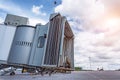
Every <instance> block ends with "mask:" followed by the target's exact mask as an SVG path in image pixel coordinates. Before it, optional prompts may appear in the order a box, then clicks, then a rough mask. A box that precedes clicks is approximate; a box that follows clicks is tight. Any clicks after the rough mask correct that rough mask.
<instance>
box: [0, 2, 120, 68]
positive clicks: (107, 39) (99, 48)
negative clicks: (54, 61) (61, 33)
mask: <svg viewBox="0 0 120 80" xmlns="http://www.w3.org/2000/svg"><path fill="white" fill-rule="evenodd" d="M54 1H56V2H57V4H56V5H54ZM54 12H59V13H61V14H62V15H64V16H66V17H67V19H68V21H69V23H70V26H71V28H72V30H73V32H74V34H75V41H74V43H75V45H74V46H75V47H74V51H75V52H74V53H75V55H74V60H75V66H79V67H83V68H84V69H94V70H96V69H97V68H104V69H106V70H109V69H110V70H114V69H119V68H120V0H75V1H73V0H24V1H23V0H0V23H2V22H4V19H5V17H6V14H7V13H10V14H15V15H20V16H24V17H28V18H29V24H30V25H35V24H36V23H42V24H45V23H47V22H48V20H49V16H50V14H51V13H54ZM90 65H91V66H90Z"/></svg>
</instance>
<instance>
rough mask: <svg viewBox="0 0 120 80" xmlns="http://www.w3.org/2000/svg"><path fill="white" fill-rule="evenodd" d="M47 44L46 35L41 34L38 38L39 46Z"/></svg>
mask: <svg viewBox="0 0 120 80" xmlns="http://www.w3.org/2000/svg"><path fill="white" fill-rule="evenodd" d="M44 44H45V37H44V36H40V37H39V38H38V48H43V47H44Z"/></svg>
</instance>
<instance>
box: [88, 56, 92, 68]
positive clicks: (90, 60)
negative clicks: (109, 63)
mask: <svg viewBox="0 0 120 80" xmlns="http://www.w3.org/2000/svg"><path fill="white" fill-rule="evenodd" d="M89 63H90V69H91V70H92V66H91V57H90V56H89Z"/></svg>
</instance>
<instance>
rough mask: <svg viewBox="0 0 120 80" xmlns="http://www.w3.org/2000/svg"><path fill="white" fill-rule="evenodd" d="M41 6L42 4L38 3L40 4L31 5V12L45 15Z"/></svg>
mask: <svg viewBox="0 0 120 80" xmlns="http://www.w3.org/2000/svg"><path fill="white" fill-rule="evenodd" d="M42 8H43V5H40V6H35V5H33V7H32V12H33V13H35V14H37V15H42V16H46V13H43V12H42V11H41V9H42Z"/></svg>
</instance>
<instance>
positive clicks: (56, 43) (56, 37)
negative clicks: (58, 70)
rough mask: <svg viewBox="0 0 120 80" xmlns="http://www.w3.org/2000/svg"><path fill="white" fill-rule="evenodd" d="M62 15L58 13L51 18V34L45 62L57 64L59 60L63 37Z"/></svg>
mask: <svg viewBox="0 0 120 80" xmlns="http://www.w3.org/2000/svg"><path fill="white" fill-rule="evenodd" d="M61 22H62V17H61V16H60V15H57V16H56V17H54V18H53V19H51V20H50V27H49V34H48V40H47V47H46V53H45V60H44V64H45V65H46V64H47V65H57V63H58V60H59V53H60V45H61V37H62V27H63V26H62V24H61Z"/></svg>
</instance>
